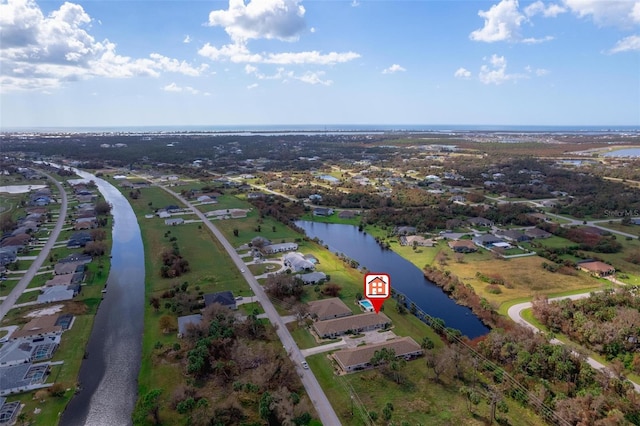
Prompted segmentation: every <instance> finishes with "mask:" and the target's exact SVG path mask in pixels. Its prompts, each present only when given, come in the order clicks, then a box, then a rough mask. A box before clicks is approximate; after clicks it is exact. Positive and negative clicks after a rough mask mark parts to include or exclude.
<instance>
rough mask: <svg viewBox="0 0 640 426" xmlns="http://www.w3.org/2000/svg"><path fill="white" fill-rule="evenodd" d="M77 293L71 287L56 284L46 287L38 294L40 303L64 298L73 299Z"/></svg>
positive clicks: (59, 300) (58, 300)
mask: <svg viewBox="0 0 640 426" xmlns="http://www.w3.org/2000/svg"><path fill="white" fill-rule="evenodd" d="M76 294H77V292H76V290H75V289H69V288H68V287H64V286H60V285H56V286H53V287H46V288H45V289H44V290H43V291H42V294H40V295H39V296H38V299H37V302H38V303H53V302H62V301H63V300H71V299H73V296H75V295H76Z"/></svg>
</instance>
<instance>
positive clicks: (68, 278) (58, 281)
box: [44, 274, 75, 287]
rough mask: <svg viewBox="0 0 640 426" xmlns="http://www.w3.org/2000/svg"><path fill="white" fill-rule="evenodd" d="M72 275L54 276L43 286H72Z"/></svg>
mask: <svg viewBox="0 0 640 426" xmlns="http://www.w3.org/2000/svg"><path fill="white" fill-rule="evenodd" d="M74 275H75V274H64V275H54V276H53V278H51V279H50V280H47V282H45V283H44V285H45V286H46V287H53V286H58V285H63V286H66V287H68V286H70V285H71V284H72V282H73V277H74Z"/></svg>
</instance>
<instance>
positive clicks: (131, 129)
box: [0, 124, 640, 134]
mask: <svg viewBox="0 0 640 426" xmlns="http://www.w3.org/2000/svg"><path fill="white" fill-rule="evenodd" d="M0 131H2V132H5V133H6V132H36V133H105V132H109V133H110V132H113V133H182V132H194V133H200V132H202V133H205V132H211V133H250V134H251V133H316V132H328V133H342V132H345V133H368V132H380V133H382V132H437V133H461V132H507V133H514V132H515V133H519V132H520V133H568V134H573V133H584V134H598V133H640V126H608V125H602V126H531V125H509V126H505V125H477V124H468V125H459V124H456V125H453V124H452V125H447V124H327V125H324V124H306V125H292V124H277V125H208V126H204V125H203V126H113V127H109V126H87V127H31V128H27V127H13V128H11V127H7V128H3V129H0Z"/></svg>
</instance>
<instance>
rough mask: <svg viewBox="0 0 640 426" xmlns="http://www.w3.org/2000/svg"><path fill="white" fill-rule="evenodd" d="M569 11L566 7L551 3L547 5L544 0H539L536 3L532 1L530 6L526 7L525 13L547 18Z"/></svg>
mask: <svg viewBox="0 0 640 426" xmlns="http://www.w3.org/2000/svg"><path fill="white" fill-rule="evenodd" d="M566 11H567V9H566V8H564V7H562V6H560V5H558V4H554V3H550V4H547V5H545V4H544V3H543V2H542V1H540V0H538V1H536V2H535V3H531V4H530V5H529V6H527V7H525V8H524V14H525V15H527V16H529V17H531V16H535V15H542V16H544V17H545V18H555V17H556V16H558V15H560V14H561V13H565V12H566Z"/></svg>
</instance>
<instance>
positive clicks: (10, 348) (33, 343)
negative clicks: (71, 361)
mask: <svg viewBox="0 0 640 426" xmlns="http://www.w3.org/2000/svg"><path fill="white" fill-rule="evenodd" d="M58 345H60V336H59V335H54V336H47V337H45V338H35V339H17V340H11V341H10V342H7V343H5V344H4V345H2V348H0V367H9V366H12V365H18V364H26V363H30V362H37V361H44V360H47V359H49V358H51V357H52V356H53V353H54V352H55V350H56V349H57V348H58Z"/></svg>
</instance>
